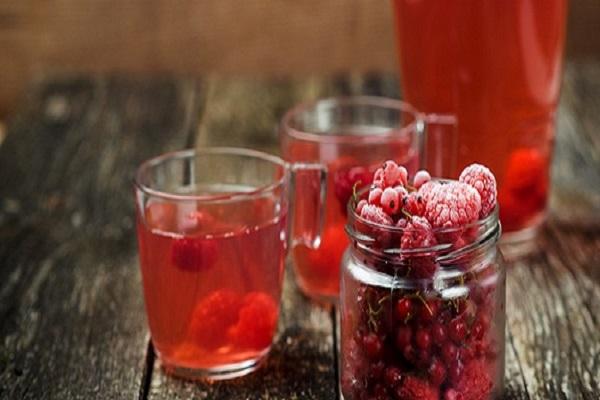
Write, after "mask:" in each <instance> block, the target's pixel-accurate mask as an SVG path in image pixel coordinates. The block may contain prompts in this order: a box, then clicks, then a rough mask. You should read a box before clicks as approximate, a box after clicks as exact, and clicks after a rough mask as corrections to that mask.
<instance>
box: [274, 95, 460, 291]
mask: <svg viewBox="0 0 600 400" xmlns="http://www.w3.org/2000/svg"><path fill="white" fill-rule="evenodd" d="M455 126H456V120H455V118H454V117H452V116H449V115H424V114H421V113H419V112H418V111H417V110H416V109H415V108H413V107H412V106H411V105H410V104H407V103H404V102H402V101H399V100H395V99H388V98H382V97H370V96H354V97H339V98H329V99H322V100H317V101H315V102H309V103H304V104H300V105H298V106H296V107H294V108H292V109H291V110H289V111H288V112H287V113H286V114H285V115H284V117H283V119H282V121H281V124H280V128H279V129H280V137H281V151H282V155H283V158H284V159H286V160H288V161H290V162H318V163H321V164H323V165H326V166H327V169H328V179H327V200H326V209H325V226H324V229H323V235H322V237H321V243H320V246H319V248H318V249H313V248H310V247H309V246H303V245H299V246H297V247H294V249H293V250H292V256H293V261H294V269H295V273H296V280H297V282H298V284H299V286H300V288H301V289H302V291H303V292H304V293H305V294H307V295H308V296H310V297H311V298H313V299H315V300H317V301H322V302H335V301H336V299H337V296H338V293H339V282H340V261H341V258H342V254H343V252H344V250H345V249H346V247H347V246H348V243H349V242H348V239H347V237H346V234H345V233H344V225H345V223H346V205H347V204H348V200H349V199H350V197H351V196H352V194H353V190H354V189H358V188H360V187H362V186H365V185H368V184H370V183H371V179H372V176H373V173H374V172H375V170H376V169H377V168H378V167H380V166H381V164H382V163H383V162H384V161H386V160H389V159H393V160H394V161H396V162H397V163H399V164H401V165H404V166H405V167H406V168H407V169H408V172H409V174H411V175H412V174H414V173H415V172H416V171H417V169H418V168H419V167H420V166H427V167H428V168H429V170H430V171H431V172H432V173H436V174H437V175H441V173H440V171H444V170H449V169H450V166H451V165H452V164H453V162H454V160H453V153H452V152H445V153H442V152H440V151H439V150H440V149H448V148H453V146H454V144H453V143H454V136H455V134H454V130H455ZM429 143H436V147H435V148H434V147H432V146H429ZM438 143H444V146H437V144H438ZM299 185H300V183H299ZM355 185H357V187H355ZM299 190H300V191H303V190H304V188H303V187H299ZM309 204H310V203H309ZM312 214H313V210H311V209H305V208H301V207H298V208H297V209H296V218H297V219H303V218H308V219H309V220H311V219H313V218H314V217H313V216H312Z"/></svg>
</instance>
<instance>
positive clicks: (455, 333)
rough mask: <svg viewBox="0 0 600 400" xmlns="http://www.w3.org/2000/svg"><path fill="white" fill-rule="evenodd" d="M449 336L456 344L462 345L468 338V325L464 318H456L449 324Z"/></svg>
mask: <svg viewBox="0 0 600 400" xmlns="http://www.w3.org/2000/svg"><path fill="white" fill-rule="evenodd" d="M448 336H450V338H451V339H452V340H454V341H455V342H456V343H461V342H462V341H463V340H464V339H465V337H466V336H467V324H465V321H463V320H462V318H454V319H453V320H452V321H450V323H449V324H448Z"/></svg>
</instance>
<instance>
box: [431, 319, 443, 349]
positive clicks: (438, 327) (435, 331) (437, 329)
mask: <svg viewBox="0 0 600 400" xmlns="http://www.w3.org/2000/svg"><path fill="white" fill-rule="evenodd" d="M431 336H432V337H433V340H434V341H435V343H437V344H439V345H440V346H441V345H442V343H444V342H445V341H446V328H445V327H444V325H442V324H440V323H439V322H437V323H435V324H433V326H432V327H431Z"/></svg>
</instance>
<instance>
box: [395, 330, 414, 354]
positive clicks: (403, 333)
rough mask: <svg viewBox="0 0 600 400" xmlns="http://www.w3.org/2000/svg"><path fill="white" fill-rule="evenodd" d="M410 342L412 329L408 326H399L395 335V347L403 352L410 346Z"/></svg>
mask: <svg viewBox="0 0 600 400" xmlns="http://www.w3.org/2000/svg"><path fill="white" fill-rule="evenodd" d="M411 341H412V328H411V327H410V326H401V327H399V328H398V333H397V334H396V347H397V348H398V349H399V350H403V349H404V348H405V347H406V346H408V345H410V343H411Z"/></svg>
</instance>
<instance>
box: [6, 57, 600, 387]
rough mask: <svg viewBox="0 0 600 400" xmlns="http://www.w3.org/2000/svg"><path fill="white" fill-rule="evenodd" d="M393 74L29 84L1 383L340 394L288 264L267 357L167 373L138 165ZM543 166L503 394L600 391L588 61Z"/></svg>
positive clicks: (322, 333)
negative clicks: (550, 159)
mask: <svg viewBox="0 0 600 400" xmlns="http://www.w3.org/2000/svg"><path fill="white" fill-rule="evenodd" d="M397 87H398V85H397V81H396V79H395V78H394V77H393V76H377V75H371V76H355V75H350V76H335V77H329V78H325V77H312V78H304V79H296V80H293V79H292V80H262V81H256V80H250V79H245V80H244V79H235V80H234V79H222V78H219V77H208V78H205V79H183V78H171V77H162V78H155V79H151V80H148V79H146V80H136V79H129V78H124V77H115V76H99V77H72V76H70V77H69V76H67V77H54V78H51V79H46V80H44V81H41V82H38V83H37V84H35V85H33V86H32V87H31V88H30V90H29V92H28V97H27V99H26V101H25V102H24V103H23V105H22V107H21V108H20V111H19V112H18V114H17V115H16V117H15V118H14V119H13V120H12V121H10V123H9V124H8V129H7V132H8V134H7V136H6V139H5V140H4V142H3V143H2V144H1V145H0V398H3V399H79V398H81V399H90V398H140V399H172V398H198V399H335V398H337V397H338V396H339V393H338V389H337V383H336V374H337V370H336V359H337V353H336V347H335V336H336V329H338V327H337V325H336V318H335V315H336V314H335V310H334V309H333V308H321V307H319V306H316V305H314V304H311V303H310V302H309V301H308V300H307V299H306V298H305V297H303V296H302V295H301V294H300V293H299V292H298V290H297V288H296V286H295V284H294V281H293V276H292V274H291V273H288V274H287V275H286V279H285V288H284V294H283V300H282V301H283V307H282V313H281V319H280V324H279V330H278V334H277V338H276V342H275V345H274V347H273V350H272V352H271V355H270V357H269V359H268V362H267V363H266V365H265V366H264V368H262V369H261V370H259V371H258V372H257V373H255V374H253V375H250V376H247V377H244V378H240V379H237V380H233V381H228V382H221V383H216V384H212V385H211V384H205V383H195V382H185V381H180V380H177V379H173V378H171V377H168V376H166V375H164V373H163V372H162V371H161V368H160V365H159V363H158V361H157V359H156V357H155V355H154V353H153V349H152V346H151V344H150V343H149V336H148V330H147V326H146V319H145V314H144V305H143V298H142V291H141V283H140V272H139V267H138V261H137V249H136V241H135V234H134V229H133V225H134V203H133V197H132V188H131V181H132V175H133V172H134V169H135V167H136V166H137V165H138V164H139V163H140V162H141V161H142V160H144V159H146V158H148V157H151V156H154V155H157V154H159V153H162V152H165V151H168V150H174V149H181V148H184V147H193V146H205V145H217V144H219V145H235V146H245V147H254V148H259V149H262V150H266V151H271V152H277V151H278V149H277V136H276V134H275V129H274V128H275V125H276V122H277V120H278V119H279V118H280V117H281V115H282V113H283V112H284V110H285V109H286V108H288V107H289V106H291V105H292V104H294V103H296V102H298V101H302V100H307V99H313V98H316V97H320V96H328V95H334V94H350V93H351V94H357V93H361V94H377V95H387V96H398V89H397ZM553 182H554V185H553V192H552V199H551V215H550V218H549V222H548V224H547V226H546V227H545V228H544V230H543V231H542V233H541V235H540V237H539V239H538V240H537V242H536V243H535V247H536V251H535V252H534V253H533V254H531V255H529V256H527V257H524V258H521V259H517V260H514V261H512V262H510V263H509V270H508V292H507V313H508V317H507V318H508V324H507V335H506V358H507V366H506V378H505V379H506V398H507V399H598V398H600V317H599V315H600V266H599V264H600V64H598V63H576V64H574V63H570V64H568V65H567V67H566V71H565V76H564V86H563V92H562V99H561V106H560V111H559V118H558V135H557V140H556V157H555V160H554V165H553ZM288 271H289V268H288Z"/></svg>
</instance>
